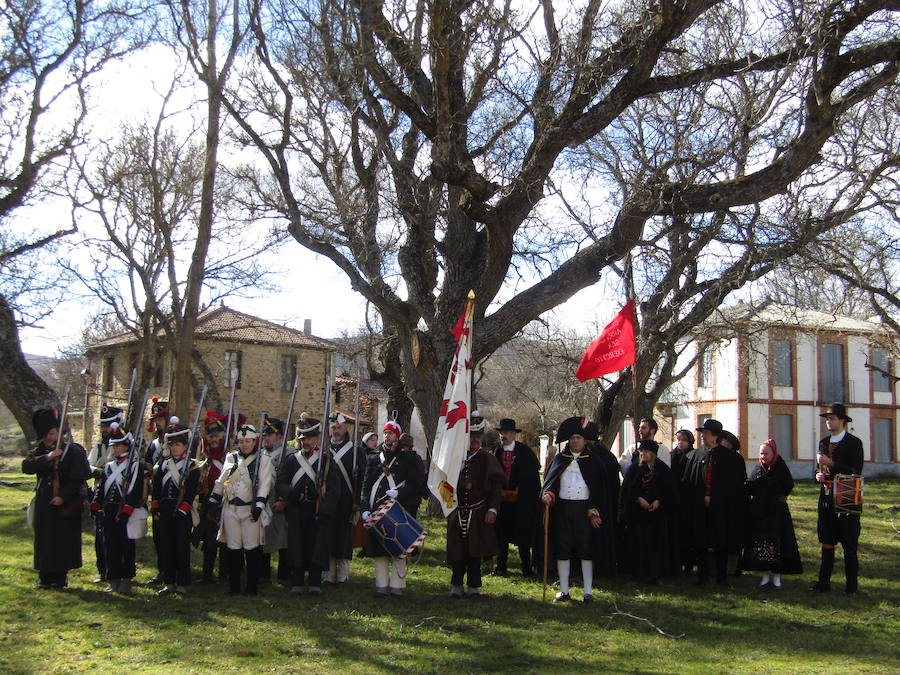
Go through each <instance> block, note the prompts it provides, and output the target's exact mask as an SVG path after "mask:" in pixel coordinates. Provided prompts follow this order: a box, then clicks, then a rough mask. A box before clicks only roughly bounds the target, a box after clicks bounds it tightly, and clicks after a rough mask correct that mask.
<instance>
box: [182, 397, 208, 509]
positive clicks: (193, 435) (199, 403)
mask: <svg viewBox="0 0 900 675" xmlns="http://www.w3.org/2000/svg"><path fill="white" fill-rule="evenodd" d="M208 389H209V387H208V386H206V385H203V389H201V390H200V399H199V400H198V401H197V412H196V413H194V424H193V425H192V426H191V430H190V431H189V432H188V444H187V452H186V454H187V461H186V462H185V463H184V466H183V467H181V478H180V479H179V482H178V487H179V489H180V490H181V491H182V492H183V491H184V481H185V479H186V477H187V472H188V467H189V466H190V465H191V450H192V447H193V445H194V438H196V436H197V427H198V426H199V424H200V413H201V412H202V410H203V402H204V401H205V400H206V392H207V390H208ZM179 501H180V500H179Z"/></svg>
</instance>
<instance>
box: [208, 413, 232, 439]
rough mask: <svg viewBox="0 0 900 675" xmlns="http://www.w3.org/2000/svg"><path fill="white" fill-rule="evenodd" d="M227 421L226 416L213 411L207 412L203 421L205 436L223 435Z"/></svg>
mask: <svg viewBox="0 0 900 675" xmlns="http://www.w3.org/2000/svg"><path fill="white" fill-rule="evenodd" d="M227 419H228V416H227V415H223V414H221V413H217V412H216V411H215V410H207V411H206V417H205V418H204V419H203V426H204V428H205V429H206V435H207V436H212V435H213V434H224V433H225V423H226V420H227Z"/></svg>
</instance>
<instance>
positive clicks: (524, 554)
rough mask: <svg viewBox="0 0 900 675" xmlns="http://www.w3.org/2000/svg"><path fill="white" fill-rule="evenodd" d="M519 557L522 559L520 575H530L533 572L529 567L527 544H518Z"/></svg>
mask: <svg viewBox="0 0 900 675" xmlns="http://www.w3.org/2000/svg"><path fill="white" fill-rule="evenodd" d="M519 559H520V560H521V561H522V576H526V577H530V576H531V575H532V574H534V570H533V569H532V568H531V549H530V548H528V547H527V546H520V547H519Z"/></svg>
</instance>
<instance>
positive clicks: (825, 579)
mask: <svg viewBox="0 0 900 675" xmlns="http://www.w3.org/2000/svg"><path fill="white" fill-rule="evenodd" d="M833 569H834V549H833V548H825V547H823V548H822V564H821V565H819V580H818V581H817V582H816V583H814V584H813V585H812V586H810V588H809V590H811V591H814V592H816V593H825V592H827V591H830V590H831V571H832V570H833Z"/></svg>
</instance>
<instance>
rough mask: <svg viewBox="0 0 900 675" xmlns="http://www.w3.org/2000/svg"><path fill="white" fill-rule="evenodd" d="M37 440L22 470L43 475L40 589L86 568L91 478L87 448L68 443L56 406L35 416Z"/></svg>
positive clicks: (38, 494)
mask: <svg viewBox="0 0 900 675" xmlns="http://www.w3.org/2000/svg"><path fill="white" fill-rule="evenodd" d="M31 422H32V425H33V426H34V431H35V434H36V437H37V443H36V444H35V446H34V448H32V450H31V451H30V452H29V453H28V456H27V457H26V458H25V459H24V460H22V472H23V473H28V474H37V486H36V488H35V493H34V568H35V569H36V570H37V571H38V580H37V586H38V588H65V587H66V586H68V585H69V580H68V571H69V570H71V569H76V568H78V567H81V513H82V510H83V508H84V502H83V490H84V488H85V481H86V480H87V479H88V478H90V477H91V471H90V466H89V465H88V463H87V456H86V455H85V452H84V448H82V447H81V446H80V445H78V444H77V443H63V444H62V447H60V448H59V449H58V450H57V449H56V443H57V439H58V438H59V434H60V433H61V430H60V428H59V417H58V415H57V412H56V411H55V410H52V409H49V408H45V409H41V410H36V411H35V412H34V415H32V417H31Z"/></svg>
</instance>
